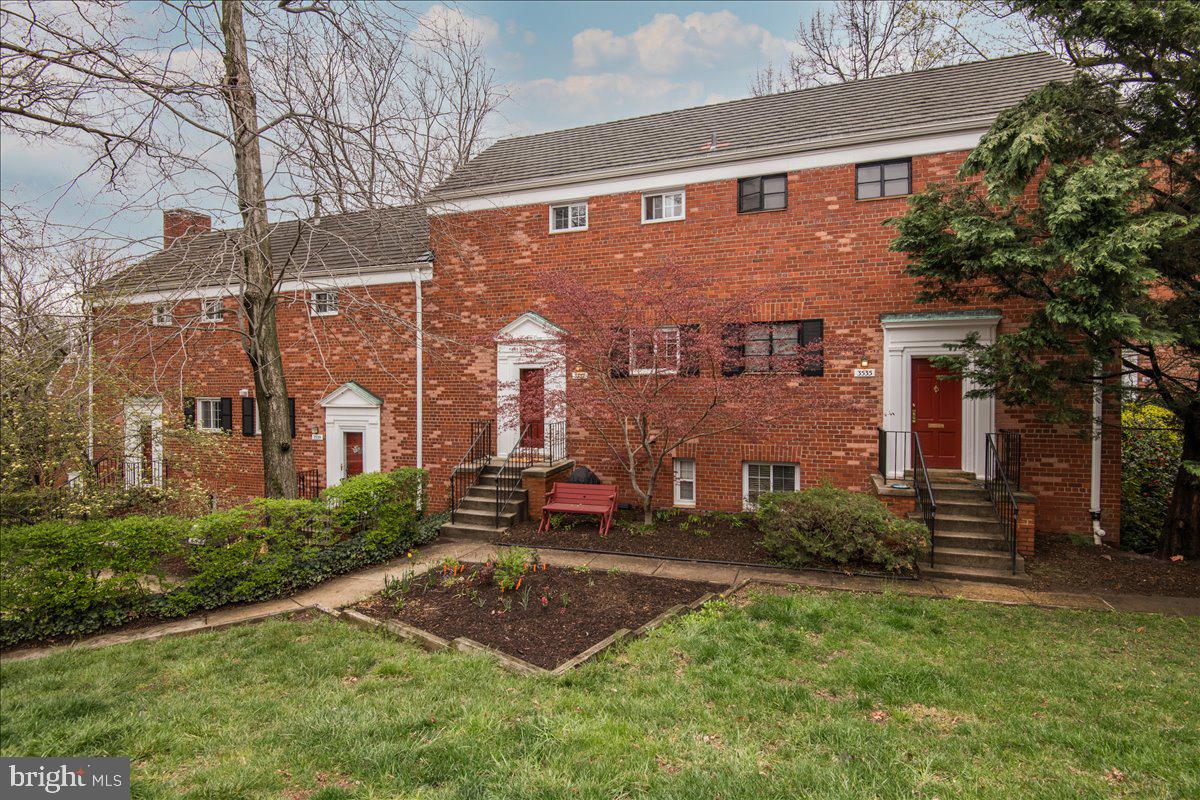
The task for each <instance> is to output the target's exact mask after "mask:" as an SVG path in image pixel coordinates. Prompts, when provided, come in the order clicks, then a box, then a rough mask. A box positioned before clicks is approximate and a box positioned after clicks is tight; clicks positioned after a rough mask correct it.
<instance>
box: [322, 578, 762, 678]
mask: <svg viewBox="0 0 1200 800" xmlns="http://www.w3.org/2000/svg"><path fill="white" fill-rule="evenodd" d="M747 582H748V581H745V580H743V581H738V582H736V583H734V584H731V585H730V586H729V588H727V589H724V590H722V591H721V592H720V596H722V597H725V596H727V595H730V594H733V593H734V592H736V591H738V590H739V589H741V588H742V587H744V586H745V585H746V583H747ZM717 596H718V593H717V592H705V593H704V594H703V595H701V596H700V597H698V598H696V599H695V600H693V601H692V602H690V603H680V604H679V605H674V606H671V607H670V608H668V609H667V610H665V611H663V612H662V613H661V614H659V615H658V616H656V617H655V618H654V619H652V620H650V621H649V622H646V623H645V624H643V625H641V626H640V627H638V628H637V629H636V630H632V631H631V630H630V629H629V628H618V629H617V630H615V631H613V632H612V633H610V634H609V635H608V636H606V637H604V638H603V639H601V640H600V641H598V642H596V643H595V644H594V645H592V646H591V647H589V648H587V649H586V650H584V651H582V652H580V653H576V654H575V655H573V656H571V657H570V658H569V659H567V660H566V661H564V662H562V663H561V664H559V665H557V666H555V667H554V668H553V669H546V668H545V667H539V666H538V665H537V664H531V663H529V662H528V661H525V660H524V659H522V658H518V657H517V656H514V655H510V654H508V653H505V652H504V651H503V650H498V649H496V648H495V647H489V646H488V645H485V644H481V643H480V642H477V641H475V640H474V639H471V638H469V637H466V636H458V637H456V638H454V639H443V638H442V637H441V636H437V635H436V634H433V633H430V632H429V631H426V630H422V629H421V628H417V627H414V626H412V625H408V624H406V623H403V622H398V621H396V620H382V619H375V618H374V617H370V616H367V615H366V614H362V613H360V612H358V611H355V610H353V609H350V608H339V609H333V608H327V607H325V606H321V605H317V606H313V608H315V609H316V610H318V611H321V612H322V613H325V614H328V615H329V616H331V617H333V618H335V619H340V620H343V621H344V622H347V623H349V624H350V625H354V626H355V627H358V628H364V629H367V630H378V631H382V632H384V633H387V634H389V635H392V636H395V637H397V638H399V639H402V640H404V641H406V642H411V643H413V644H416V645H417V646H419V647H421V648H423V649H425V650H428V651H430V652H445V651H447V650H452V649H453V650H458V651H459V652H462V653H479V654H483V655H486V656H490V657H491V658H493V659H495V660H496V662H497V663H498V664H499V665H500V666H501V667H503V668H504V669H507V670H508V671H509V672H514V673H516V674H517V675H524V676H550V677H552V678H557V677H560V676H562V675H565V674H566V673H568V672H570V671H571V670H573V669H575V668H576V667H579V666H581V665H583V664H586V663H587V662H588V661H592V660H594V659H596V658H597V657H599V656H600V654H601V653H603V652H605V651H606V650H608V649H609V648H610V647H612V646H613V645H615V644H616V643H617V642H620V641H623V640H625V639H636V638H638V637H640V636H645V635H646V634H647V633H649V632H650V631H652V630H654V629H655V628H657V627H658V626H659V625H662V624H663V623H665V622H667V621H668V620H670V619H672V618H673V617H676V616H679V615H681V614H685V613H687V612H689V611H695V610H697V609H699V608H700V607H701V606H703V605H704V604H705V603H707V602H708V601H709V600H712V599H713V598H714V597H717Z"/></svg>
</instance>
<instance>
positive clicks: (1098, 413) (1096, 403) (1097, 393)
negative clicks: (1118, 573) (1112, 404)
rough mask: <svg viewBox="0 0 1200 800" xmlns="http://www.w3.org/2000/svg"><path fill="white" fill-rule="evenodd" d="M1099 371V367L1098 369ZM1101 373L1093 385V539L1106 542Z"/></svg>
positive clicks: (1096, 541)
mask: <svg viewBox="0 0 1200 800" xmlns="http://www.w3.org/2000/svg"><path fill="white" fill-rule="evenodd" d="M1097 373H1099V369H1097ZM1102 380H1103V379H1102V378H1101V377H1100V375H1099V374H1097V375H1096V376H1095V379H1094V383H1093V385H1092V508H1091V511H1092V540H1093V542H1094V543H1095V544H1098V545H1099V544H1104V536H1105V533H1104V529H1103V528H1101V527H1100V461H1101V456H1102V455H1103V449H1104V448H1103V441H1102V439H1101V436H1102V434H1103V429H1102V425H1101V423H1102V419H1103V416H1104V385H1103V383H1102Z"/></svg>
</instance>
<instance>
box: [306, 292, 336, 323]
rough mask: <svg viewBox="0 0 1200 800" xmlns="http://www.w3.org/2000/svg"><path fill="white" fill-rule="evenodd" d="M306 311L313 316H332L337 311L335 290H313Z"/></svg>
mask: <svg viewBox="0 0 1200 800" xmlns="http://www.w3.org/2000/svg"><path fill="white" fill-rule="evenodd" d="M308 311H309V314H310V315H311V316H314V317H332V316H334V315H336V314H337V313H338V296H337V292H330V291H323V292H313V293H312V299H311V300H310V301H309V304H308Z"/></svg>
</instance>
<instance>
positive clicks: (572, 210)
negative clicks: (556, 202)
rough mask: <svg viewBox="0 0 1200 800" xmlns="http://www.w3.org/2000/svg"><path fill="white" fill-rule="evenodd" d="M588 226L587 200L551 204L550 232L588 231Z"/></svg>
mask: <svg viewBox="0 0 1200 800" xmlns="http://www.w3.org/2000/svg"><path fill="white" fill-rule="evenodd" d="M587 227H588V204H587V201H586V200H583V201H580V202H577V203H564V204H563V205H561V206H550V232H551V233H565V232H566V231H586V230H587Z"/></svg>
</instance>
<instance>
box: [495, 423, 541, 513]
mask: <svg viewBox="0 0 1200 800" xmlns="http://www.w3.org/2000/svg"><path fill="white" fill-rule="evenodd" d="M529 428H530V426H529V425H526V426H525V427H523V428H521V433H520V435H519V436H518V437H517V445H516V447H514V448H513V449H512V450H510V451H509V453H508V455H507V456H506V457H505V459H504V465H503V466H501V467H500V472H498V473H497V474H496V528H497V529H498V528H499V527H500V517H501V516H503V515H504V513H505V512H506V511H508V504H509V502H511V500H512V496H513V495H514V494H516V492H517V489H519V488H521V474H522V473H524V472H525V470H527V469H529V468H530V467H532V466H533V465H534V464H536V463H537V462H539V461H541V460H543V459H544V458H545V457H546V454H545V448H544V447H542V446H536V445H532V444H528V443H527V442H528V440H529Z"/></svg>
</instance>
